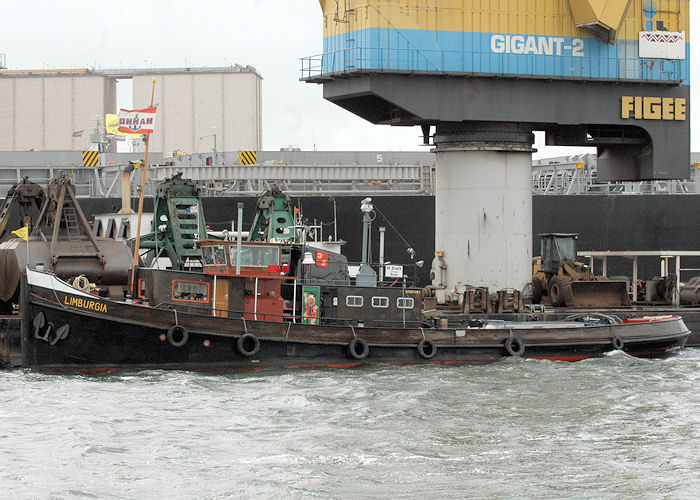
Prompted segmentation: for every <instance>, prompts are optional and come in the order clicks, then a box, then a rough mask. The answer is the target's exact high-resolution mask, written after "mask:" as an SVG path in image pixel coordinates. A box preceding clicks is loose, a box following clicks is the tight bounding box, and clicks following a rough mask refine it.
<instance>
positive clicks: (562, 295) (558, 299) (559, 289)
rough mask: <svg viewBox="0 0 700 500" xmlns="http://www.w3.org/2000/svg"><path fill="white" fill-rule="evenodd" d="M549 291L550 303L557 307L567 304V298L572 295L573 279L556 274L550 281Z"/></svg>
mask: <svg viewBox="0 0 700 500" xmlns="http://www.w3.org/2000/svg"><path fill="white" fill-rule="evenodd" d="M547 293H548V295H549V302H550V304H552V305H553V306H555V307H562V306H565V305H566V303H567V299H569V297H571V281H570V280H567V279H565V278H562V277H561V276H554V277H553V278H552V280H551V282H550V283H549V291H548V292H547ZM570 300H571V299H569V301H570Z"/></svg>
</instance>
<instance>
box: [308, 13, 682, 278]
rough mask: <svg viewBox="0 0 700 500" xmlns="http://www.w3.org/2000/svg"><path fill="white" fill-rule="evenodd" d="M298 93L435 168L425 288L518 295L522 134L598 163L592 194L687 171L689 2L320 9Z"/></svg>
mask: <svg viewBox="0 0 700 500" xmlns="http://www.w3.org/2000/svg"><path fill="white" fill-rule="evenodd" d="M320 5H321V9H322V12H323V28H324V39H323V54H320V55H317V56H311V57H307V58H303V59H302V68H301V70H302V80H304V81H307V82H310V83H319V84H322V85H323V95H324V98H325V99H327V100H329V101H331V102H333V103H335V104H337V105H338V106H341V107H343V108H344V109H347V110H348V111H350V112H352V113H354V114H356V115H358V116H360V117H362V118H365V119H366V120H368V121H370V122H371V123H375V124H384V125H393V126H416V125H419V126H421V129H422V135H423V142H424V144H426V145H431V146H433V147H434V149H433V151H434V152H435V153H436V154H437V157H436V180H435V182H436V201H435V203H436V222H435V233H436V234H435V249H436V254H438V253H439V258H440V268H441V269H442V270H443V271H444V272H440V273H437V274H438V275H439V276H442V277H444V278H441V279H438V280H437V281H438V282H436V283H434V284H435V285H437V286H444V287H446V288H447V289H448V290H450V289H451V288H452V287H454V286H456V285H457V284H473V285H476V286H486V287H489V288H491V289H496V290H498V289H503V288H508V287H511V288H519V287H521V286H523V285H524V284H525V283H527V282H529V281H530V277H531V253H532V250H531V249H532V222H531V217H532V196H531V188H530V174H531V153H532V151H533V149H532V146H533V143H534V135H533V131H544V132H545V142H546V144H548V145H556V146H590V147H596V148H597V149H598V178H599V179H600V180H604V181H608V180H609V181H613V180H621V181H637V180H654V179H682V178H685V177H687V175H688V165H689V163H690V120H689V116H690V115H689V111H690V108H689V105H690V61H689V58H688V57H687V54H689V26H690V20H689V0H551V1H550V0H548V1H544V0H537V1H532V2H522V1H518V2H516V1H497V0H486V1H478V2H477V1H463V0H440V1H436V0H413V1H411V2H407V1H406V0H383V1H380V0H320Z"/></svg>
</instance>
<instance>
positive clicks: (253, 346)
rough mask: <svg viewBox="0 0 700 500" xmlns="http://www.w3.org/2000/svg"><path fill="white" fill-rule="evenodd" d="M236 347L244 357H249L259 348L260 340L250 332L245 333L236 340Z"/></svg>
mask: <svg viewBox="0 0 700 500" xmlns="http://www.w3.org/2000/svg"><path fill="white" fill-rule="evenodd" d="M236 349H238V352H240V353H241V354H242V355H243V356H245V357H246V358H250V357H252V356H255V355H256V354H257V353H258V351H259V350H260V341H259V340H258V337H256V336H255V335H253V334H252V333H245V334H243V335H241V336H240V337H238V340H236Z"/></svg>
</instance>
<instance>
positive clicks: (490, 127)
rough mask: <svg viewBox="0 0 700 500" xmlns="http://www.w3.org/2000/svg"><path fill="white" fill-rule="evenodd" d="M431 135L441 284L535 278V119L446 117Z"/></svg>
mask: <svg viewBox="0 0 700 500" xmlns="http://www.w3.org/2000/svg"><path fill="white" fill-rule="evenodd" d="M433 143H434V144H435V149H434V151H435V153H436V154H437V159H436V167H435V185H436V187H435V250H436V252H442V257H443V260H444V264H446V265H447V269H446V272H443V273H441V274H442V275H443V276H444V281H445V282H444V283H442V284H444V285H445V286H446V287H447V290H448V291H449V290H452V289H453V288H454V287H455V286H456V285H458V284H468V285H473V286H484V287H488V288H489V289H490V290H491V291H496V290H501V289H504V288H516V289H519V290H522V288H523V286H524V285H525V284H526V283H529V282H530V280H531V278H532V275H531V274H532V262H531V260H532V250H531V248H532V188H531V171H532V151H533V149H532V145H533V143H534V135H533V133H532V130H531V129H530V126H528V125H525V124H513V123H500V122H481V123H475V122H460V123H454V122H441V123H439V124H438V125H437V127H436V133H435V135H434V138H433ZM434 284H438V283H435V282H434Z"/></svg>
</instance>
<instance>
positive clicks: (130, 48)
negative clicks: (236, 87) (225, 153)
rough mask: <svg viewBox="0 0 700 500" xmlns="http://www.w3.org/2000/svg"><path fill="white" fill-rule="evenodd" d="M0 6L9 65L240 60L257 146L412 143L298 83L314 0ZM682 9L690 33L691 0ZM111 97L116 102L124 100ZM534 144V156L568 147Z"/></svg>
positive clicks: (317, 13)
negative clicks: (258, 116) (251, 81)
mask: <svg viewBox="0 0 700 500" xmlns="http://www.w3.org/2000/svg"><path fill="white" fill-rule="evenodd" d="M0 6H2V18H1V19H2V23H1V26H2V27H1V28H0V53H5V54H6V62H7V66H8V67H9V68H10V69H42V68H43V69H45V68H81V67H88V68H97V69H100V68H102V69H104V68H144V67H183V66H191V67H202V66H210V67H211V66H228V65H230V64H234V63H238V64H242V65H244V66H246V65H250V66H253V67H255V68H256V69H257V70H258V72H259V73H260V74H261V75H262V76H263V78H264V80H263V146H264V149H265V150H277V149H279V148H280V147H283V146H288V145H293V146H297V147H301V148H302V149H305V150H308V149H313V147H314V145H316V147H317V148H318V149H319V150H383V149H388V150H404V151H406V150H420V149H421V148H420V147H419V144H420V138H419V135H420V128H419V127H413V128H395V127H388V126H379V125H371V124H369V123H367V122H365V121H364V120H362V119H360V118H358V117H356V116H354V115H352V114H350V113H349V112H347V111H345V110H343V109H341V108H339V107H337V106H335V105H333V104H330V103H328V102H326V101H324V99H323V97H322V88H321V86H319V85H315V84H307V83H303V82H300V81H299V76H300V72H299V69H300V61H299V59H300V58H301V57H304V56H310V55H316V54H320V53H321V52H322V38H323V35H322V18H321V8H320V6H319V2H318V0H199V1H196V2H193V1H183V0H144V1H141V2H137V1H135V0H121V1H119V2H107V1H102V0H90V1H88V0H82V1H81V0H21V1H18V0H3V1H2V2H0ZM690 11H691V19H693V20H694V23H693V28H695V29H697V28H698V20H700V2H699V1H698V0H696V1H694V2H691V5H690ZM690 39H691V44H692V49H691V56H692V64H691V66H692V67H694V68H698V67H700V47H699V46H698V45H699V44H698V43H696V40H698V38H693V37H692V36H691V37H690ZM693 78H697V75H695V74H694V75H693ZM120 87H122V85H120ZM698 88H700V86H699V85H695V89H694V91H693V93H692V95H693V99H692V101H693V102H697V100H698V99H697V98H698V94H699V91H698ZM122 94H123V95H122ZM120 95H122V97H123V98H122V99H121V100H120V102H119V104H120V105H121V106H126V105H130V104H131V103H130V102H125V96H126V93H121V92H120ZM128 98H129V99H130V96H129V97H128ZM136 104H137V105H138V104H139V103H136ZM691 109H692V108H691ZM691 120H692V122H691V134H692V148H691V149H692V150H693V151H700V137H699V136H700V115H699V113H698V112H695V113H692V114H691ZM541 140H542V139H541V136H538V142H539V141H541ZM536 147H538V148H539V149H540V150H541V151H540V153H538V154H537V155H536V156H538V157H541V156H556V155H558V154H560V153H561V154H570V153H572V152H574V151H573V150H572V148H566V149H564V150H563V151H560V149H559V148H542V147H541V144H539V145H538V144H536Z"/></svg>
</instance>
